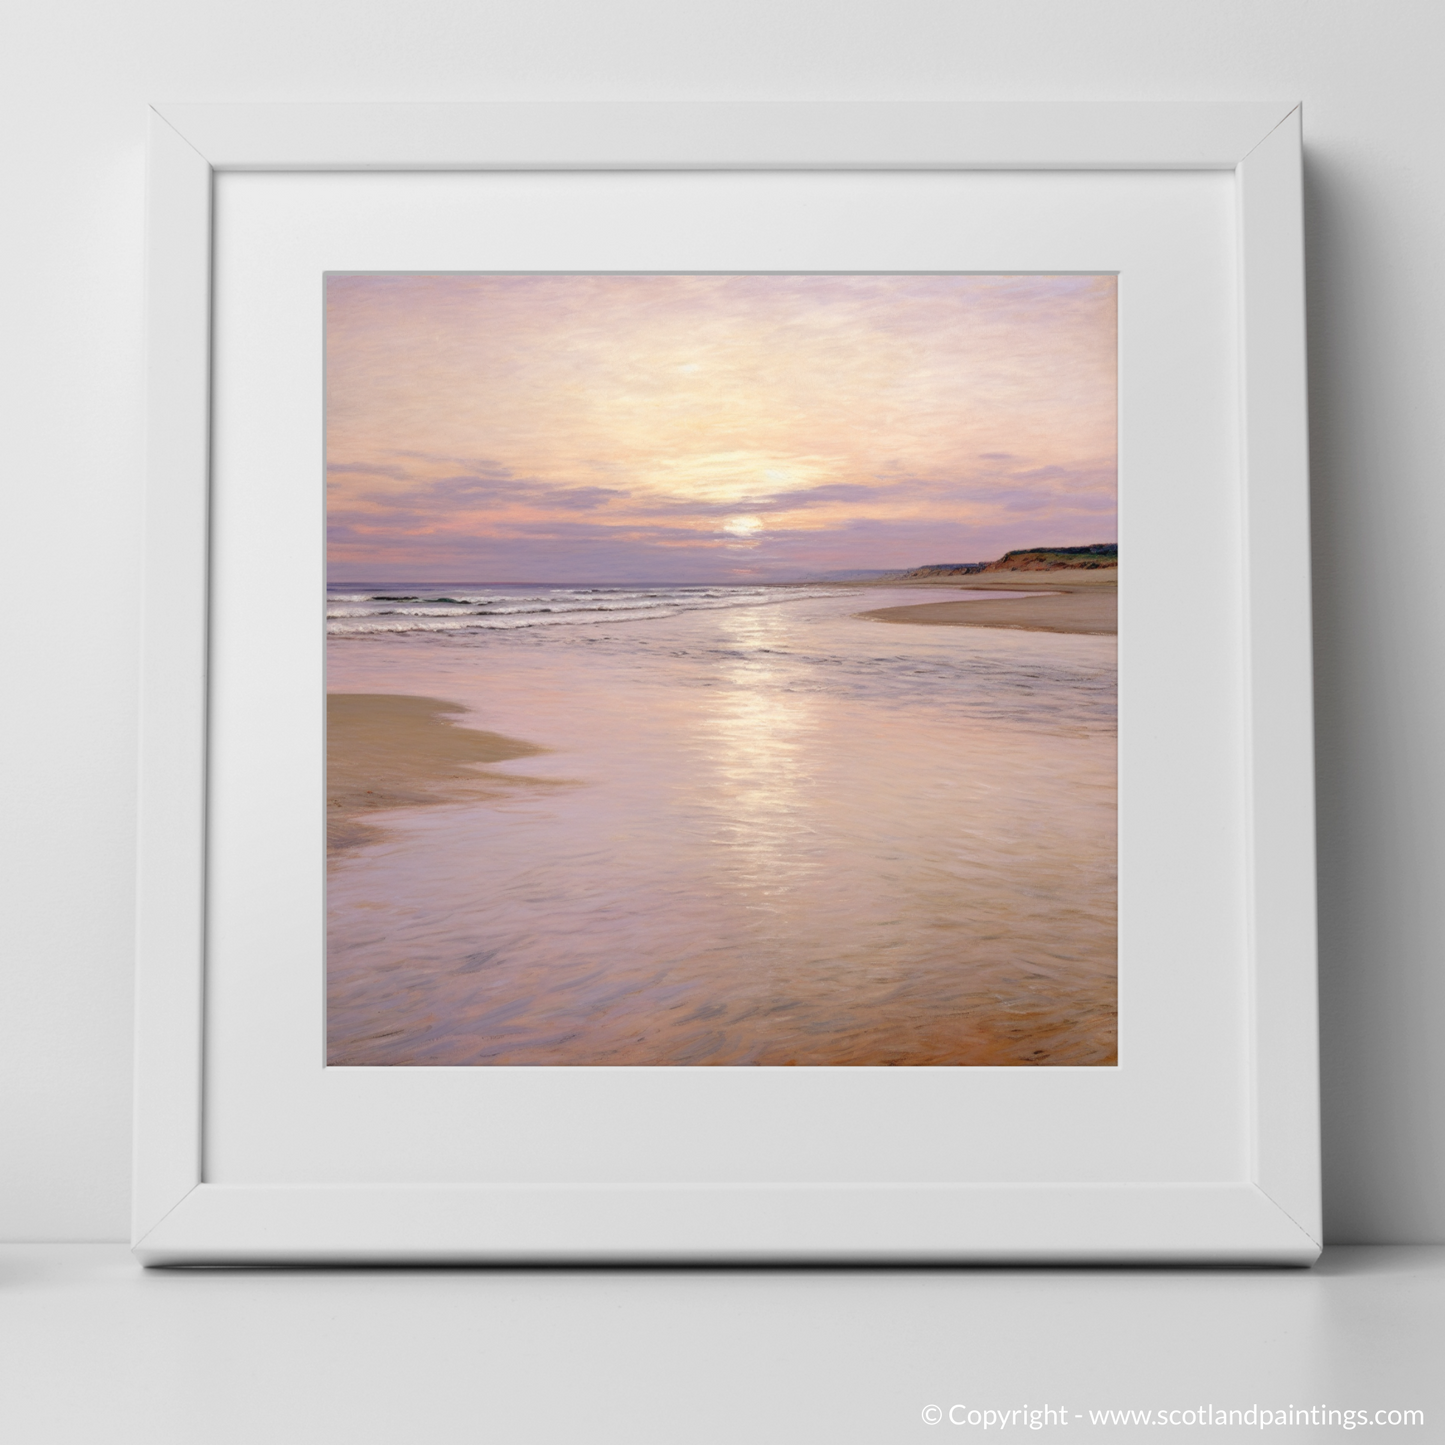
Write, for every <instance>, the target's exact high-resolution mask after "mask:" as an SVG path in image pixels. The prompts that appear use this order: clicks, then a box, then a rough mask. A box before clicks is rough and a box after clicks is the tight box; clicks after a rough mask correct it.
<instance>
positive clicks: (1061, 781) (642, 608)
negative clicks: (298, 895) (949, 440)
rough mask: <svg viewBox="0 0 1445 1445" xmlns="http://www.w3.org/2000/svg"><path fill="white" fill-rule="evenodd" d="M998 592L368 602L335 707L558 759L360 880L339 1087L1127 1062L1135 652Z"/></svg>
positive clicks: (333, 994) (337, 629)
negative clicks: (349, 696) (905, 614)
mask: <svg viewBox="0 0 1445 1445" xmlns="http://www.w3.org/2000/svg"><path fill="white" fill-rule="evenodd" d="M981 596H990V597H992V598H993V599H995V600H996V599H997V597H998V594H997V593H993V594H985V593H978V592H973V591H969V590H966V589H958V590H948V589H944V588H929V589H928V590H927V591H926V592H921V591H919V590H917V589H903V588H900V589H891V588H887V587H869V588H866V589H863V588H850V587H846V586H821V585H812V586H810V585H799V586H788V587H778V586H711V587H680V586H677V587H669V586H635V587H619V586H545V587H542V586H490V585H489V586H480V585H464V584H457V583H446V584H436V583H432V584H406V585H399V584H388V585H385V586H380V585H371V584H367V583H365V582H359V583H344V584H338V585H336V586H333V587H332V589H331V593H330V596H329V598H328V607H327V612H328V617H327V630H328V664H327V668H328V689H329V690H330V691H332V692H363V693H400V694H408V695H418V696H423V697H431V698H439V699H445V700H447V701H450V702H454V703H456V704H460V705H461V706H462V707H463V708H465V709H466V713H465V715H463V716H460V717H459V718H458V721H460V722H461V723H462V724H463V725H469V726H472V727H475V728H479V729H484V730H487V731H490V732H495V733H500V734H504V735H506V736H508V737H512V738H518V739H523V740H525V741H527V742H530V743H533V744H536V745H538V746H540V747H542V748H545V749H547V751H545V752H541V753H537V754H535V755H533V756H528V757H521V758H515V759H513V760H512V761H509V762H504V763H499V764H496V765H494V766H493V767H491V768H489V772H492V773H494V774H497V775H502V776H505V778H507V779H509V780H510V782H509V785H508V786H506V787H505V788H502V789H500V790H499V791H498V792H497V793H496V795H495V796H490V797H486V798H475V797H472V798H465V799H461V800H459V801H456V802H449V803H445V804H442V805H438V806H427V807H416V808H403V809H397V810H394V811H389V812H385V813H380V814H377V815H375V821H376V822H378V823H380V824H381V825H382V830H381V832H380V834H379V835H378V836H377V837H375V838H374V839H373V840H372V841H370V842H368V843H366V844H365V845H364V846H361V847H357V848H354V849H351V850H349V851H347V852H345V853H343V854H341V855H340V856H338V857H337V858H336V859H334V860H333V861H332V863H331V864H330V866H329V870H328V873H329V884H328V964H327V968H328V1058H329V1061H330V1062H331V1063H332V1064H337V1065H414V1066H415V1065H422V1066H425V1065H432V1066H437V1065H443V1066H461V1065H493V1066H497V1065H605V1066H620V1065H736V1066H742V1065H753V1066H757V1065H764V1066H770V1065H792V1066H812V1065H866V1066H890V1065H893V1066H897V1065H933V1066H990V1065H992V1066H1001V1065H1093V1064H1109V1063H1112V1062H1114V1061H1115V1059H1116V1056H1117V1055H1116V1048H1117V1037H1116V1026H1115V1017H1116V1007H1115V1004H1116V984H1115V973H1116V968H1115V956H1116V942H1115V940H1116V923H1115V915H1116V907H1115V892H1116V885H1115V855H1116V843H1115V839H1116V807H1115V776H1116V748H1115V737H1116V728H1115V718H1116V695H1117V685H1116V667H1115V646H1114V638H1112V637H1102V636H1085V635H1069V634H1056V633H1047V632H1028V631H1019V630H1013V629H996V628H981V627H929V626H914V625H906V624H889V623H881V622H876V621H872V620H865V619H860V618H859V617H857V616H856V615H855V614H857V613H859V612H863V611H867V610H872V609H875V608H880V607H888V606H899V605H906V604H910V603H920V602H930V603H931V602H942V601H947V600H951V599H955V598H957V599H965V598H969V597H981Z"/></svg>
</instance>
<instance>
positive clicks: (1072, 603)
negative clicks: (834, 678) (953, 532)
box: [855, 567, 1119, 635]
mask: <svg viewBox="0 0 1445 1445" xmlns="http://www.w3.org/2000/svg"><path fill="white" fill-rule="evenodd" d="M1019 577H1020V579H1021V580H1018V581H1013V580H1009V581H1001V580H999V578H998V577H997V574H992V575H985V576H983V577H979V578H978V579H973V578H970V579H968V580H969V582H970V584H974V583H975V581H976V585H977V588H978V590H979V591H988V592H999V593H1003V594H1005V595H1007V594H1008V593H1011V592H1012V593H1018V592H1025V593H1030V594H1032V593H1043V592H1045V590H1046V589H1047V595H1043V596H1033V595H1030V596H1023V597H1019V596H1012V597H1007V596H1006V600H1004V599H1003V598H1001V599H1000V600H999V601H997V602H995V601H990V600H987V599H976V598H975V599H971V600H969V601H963V602H922V603H915V604H910V605H906V606H903V607H881V608H877V609H876V610H874V611H872V612H859V613H856V614H855V615H856V616H858V617H865V618H868V619H869V620H870V621H873V622H913V623H922V624H924V625H926V626H930V627H1008V628H1017V629H1019V630H1020V631H1025V632H1081V633H1092V634H1096V635H1108V634H1114V633H1117V632H1118V628H1119V624H1118V617H1119V601H1118V583H1117V580H1116V579H1117V577H1118V568H1116V567H1110V568H1101V569H1099V570H1098V571H1092V572H1082V571H1081V572H1065V573H1062V574H1061V573H1040V572H1034V573H1020V574H1019ZM1061 577H1066V578H1067V579H1068V581H1067V583H1062V582H1061V581H1060V580H1059V579H1060V578H1061ZM1023 579H1032V580H1023ZM912 585H915V586H920V587H928V586H935V585H946V582H941V583H931V582H917V583H914V584H912ZM954 585H957V583H956V582H955V583H954Z"/></svg>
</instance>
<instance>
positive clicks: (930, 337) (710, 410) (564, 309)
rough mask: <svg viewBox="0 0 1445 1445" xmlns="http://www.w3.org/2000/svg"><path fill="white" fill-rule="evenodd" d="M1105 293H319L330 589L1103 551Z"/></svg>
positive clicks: (1109, 486) (973, 283) (1108, 490)
mask: <svg viewBox="0 0 1445 1445" xmlns="http://www.w3.org/2000/svg"><path fill="white" fill-rule="evenodd" d="M1115 291H1116V286H1115V278H1114V277H1113V276H1007V275H1000V276H954V275H922V276H920V275H900V276H872V275H862V276H773V275H741V276H714V275H702V276H671V275H646V276H617V275H599V276H548V275H514V276H493V275H408V274H366V275H336V276H331V277H329V278H328V281H327V470H328V480H329V501H328V521H329V523H330V527H331V544H330V559H331V572H332V575H333V576H334V577H338V578H352V579H358V580H360V579H369V580H378V581H379V580H388V579H389V580H403V579H410V580H423V579H436V580H441V579H448V580H457V581H460V580H467V581H477V582H484V581H490V582H507V581H516V582H567V581H649V580H651V581H684V582H686V581H712V580H716V581H746V580H754V579H756V580H771V579H779V580H782V579H787V578H794V577H801V576H806V575H809V574H813V573H820V572H826V571H836V570H844V569H851V568H859V569H864V568H878V569H884V568H895V567H907V566H917V565H922V564H926V563H931V562H959V561H983V560H988V559H989V558H991V557H995V556H998V555H999V554H1000V553H1001V552H1003V551H1006V550H1008V549H1010V548H1012V547H1020V546H1034V545H1049V544H1052V545H1061V546H1069V545H1077V544H1083V543H1089V542H1101V541H1112V540H1114V538H1115V535H1116V534H1115V511H1114V496H1115V404H1116V380H1115V377H1116V342H1115V329H1116V313H1115Z"/></svg>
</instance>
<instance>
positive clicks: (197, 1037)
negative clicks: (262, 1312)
mask: <svg viewBox="0 0 1445 1445" xmlns="http://www.w3.org/2000/svg"><path fill="white" fill-rule="evenodd" d="M1300 146H1301V140H1300V114H1299V110H1298V108H1297V107H1295V106H1293V105H1290V104H1286V103H1247V104H1245V103H1222V104H1152V103H1151V104H1142V103H1141V104H991V103H987V104H985V103H980V104H968V103H957V104H955V103H937V104H934V103H896V104H895V103H859V104H853V103H840V104H830V103H798V104H782V103H779V104H773V103H768V104H746V103H745V104H731V103H715V104H708V103H703V104H660V103H658V104H590V103H587V104H513V103H496V104H457V105H284V104H278V105H245V104H236V105H228V104H222V105H162V106H157V107H155V108H154V110H153V113H152V117H151V134H150V167H149V202H148V206H149V209H148V220H149V249H148V286H149V299H148V310H149V400H148V407H149V426H150V451H149V461H148V501H147V523H146V527H147V561H146V604H145V624H144V625H145V646H144V662H143V682H142V697H143V704H142V706H143V715H142V731H141V739H142V740H141V783H140V855H139V856H140V861H139V876H138V923H137V996H136V1126H135V1129H136V1132H135V1185H134V1210H133V1248H134V1251H135V1253H136V1255H137V1257H138V1258H139V1259H140V1260H141V1261H142V1262H143V1263H145V1264H147V1265H176V1264H195V1263H276V1262H294V1263H300V1262H337V1263H339V1262H375V1263H399V1262H413V1263H421V1262H433V1263H438V1262H457V1263H463V1262H470V1263H488V1262H516V1261H528V1260H537V1261H542V1260H547V1261H583V1260H599V1261H602V1260H605V1261H734V1262H746V1261H764V1260H768V1261H824V1260H833V1261H896V1262H904V1261H913V1262H929V1261H934V1262H942V1261H952V1262H966V1261H973V1262H989V1263H993V1262H1004V1261H1033V1262H1066V1261H1067V1262H1085V1261H1092V1262H1117V1263H1138V1262H1145V1261H1155V1262H1252V1263H1273V1264H1295V1265H1300V1264H1308V1263H1310V1262H1311V1261H1313V1260H1314V1259H1315V1258H1316V1257H1317V1255H1318V1253H1319V1250H1320V1238H1321V1224H1320V1190H1319V1148H1318V1132H1319V1130H1318V1087H1317V1053H1316V1049H1317V1046H1316V1027H1315V1007H1316V1006H1315V932H1314V930H1315V899H1314V825H1313V788H1314V779H1313V757H1312V684H1311V661H1310V609H1309V596H1310V579H1309V553H1308V540H1309V538H1308V458H1307V451H1306V399H1305V396H1306V394H1305V360H1304V358H1305V348H1304V282H1303V247H1302V233H1301V194H1300ZM414 170H415V171H425V170H435V171H507V170H510V171H595V172H611V171H616V172H622V171H718V170H732V171H744V172H746V171H820V170H822V171H827V170H834V171H849V170H855V171H893V170H916V171H969V170H1003V171H1012V170H1018V171H1029V170H1043V171H1085V172H1087V171H1120V170H1144V171H1171V170H1185V171H1197V170H1209V171H1217V172H1224V173H1228V174H1229V175H1231V176H1232V178H1233V187H1234V212H1235V217H1236V226H1237V243H1238V249H1237V265H1238V283H1237V290H1238V298H1239V299H1238V315H1237V317H1236V318H1235V323H1236V332H1237V336H1238V338H1239V339H1238V358H1237V361H1238V373H1239V375H1240V378H1241V389H1242V394H1241V403H1240V416H1241V425H1240V433H1241V437H1240V441H1241V465H1240V475H1241V478H1242V483H1241V486H1242V510H1243V515H1244V539H1243V543H1242V556H1243V596H1242V599H1241V605H1242V615H1243V618H1244V639H1243V644H1242V647H1241V652H1240V655H1241V656H1242V657H1243V659H1244V662H1243V676H1242V677H1241V678H1240V679H1239V684H1240V689H1241V692H1242V696H1243V698H1244V739H1243V745H1244V756H1245V765H1244V771H1243V775H1244V778H1245V783H1244V787H1245V790H1246V791H1245V796H1244V798H1243V808H1244V816H1245V818H1246V820H1247V826H1246V829H1245V832H1246V837H1245V840H1244V845H1243V849H1242V856H1241V858H1240V860H1239V863H1240V867H1241V868H1242V869H1243V870H1244V876H1245V884H1244V896H1245V898H1246V914H1247V920H1246V928H1245V933H1246V935H1247V936H1246V938H1245V939H1244V940H1243V943H1242V945H1241V946H1242V948H1243V950H1244V959H1243V963H1244V967H1245V968H1246V970H1247V977H1248V980H1249V986H1248V994H1249V997H1248V1012H1249V1019H1248V1030H1247V1033H1248V1039H1249V1045H1248V1049H1247V1054H1248V1057H1247V1059H1246V1060H1245V1063H1244V1068H1245V1072H1246V1074H1247V1077H1245V1078H1243V1079H1242V1080H1241V1081H1240V1082H1241V1089H1242V1093H1243V1097H1244V1098H1246V1099H1247V1101H1248V1104H1247V1109H1246V1110H1245V1111H1244V1113H1245V1114H1246V1115H1247V1117H1245V1118H1243V1119H1242V1120H1241V1121H1240V1131H1241V1132H1240V1139H1239V1151H1238V1154H1239V1158H1240V1160H1241V1161H1242V1162H1241V1166H1240V1168H1239V1170H1238V1171H1237V1177H1235V1178H1232V1179H1226V1180H1220V1179H1217V1178H1216V1179H1210V1180H1208V1181H1200V1182H1189V1181H1187V1180H1186V1181H1183V1182H1171V1183H1163V1184H1161V1183H1149V1182H1145V1181H1140V1180H1133V1179H1117V1180H1112V1181H1108V1182H1098V1181H1090V1182H1087V1183H1079V1182H1076V1181H1072V1180H1069V1179H1038V1178H1034V1179H1031V1180H1030V1181H1028V1182H1005V1181H994V1182H983V1183H980V1182H970V1183H948V1182H927V1183H916V1182H915V1183H910V1182H905V1181H897V1182H881V1183H880V1182H870V1183H851V1182H850V1183H827V1182H816V1181H811V1182H792V1183H788V1182H782V1183H780V1182H777V1181H772V1182H756V1181H751V1180H746V1179H740V1180H735V1181H731V1182H705V1183H698V1182H684V1181H677V1182H672V1183H669V1182H665V1181H664V1182H657V1181H653V1182H648V1183H638V1184H629V1183H605V1184H599V1183H581V1182H579V1183H567V1182H560V1183H558V1182H554V1183H540V1184H539V1183H533V1182H523V1181H516V1182H502V1183H487V1184H457V1183H445V1184H427V1183H415V1182H411V1183H402V1184H398V1183H394V1182H388V1181H385V1180H378V1181H375V1182H369V1183H344V1184H336V1183H325V1184H322V1183H318V1184H275V1183H258V1184H245V1183H217V1182H211V1181H208V1180H207V1179H206V1177H205V1172H204V1167H203V1160H204V1157H205V1150H204V1138H203V1133H204V1127H205V1117H206V1115H205V1107H204V1097H203V1092H204V1067H203V1060H204V1056H205V1048H206V1020H205V1010H204V1001H205V980H206V898H207V888H208V872H207V867H208V864H207V736H208V684H207V677H208V649H209V646H210V642H209V637H210V633H209V630H208V610H207V607H208V596H209V592H208V585H209V584H208V557H209V555H210V549H211V541H212V539H211V535H210V530H209V529H210V521H209V513H208V498H209V487H210V466H211V448H212V438H211V426H210V418H211V364H212V352H213V336H212V302H213V294H212V267H211V259H212V247H213V231H212V222H213V188H214V183H215V177H216V175H217V173H218V172H226V171H315V172H325V171H414ZM318 967H319V962H318Z"/></svg>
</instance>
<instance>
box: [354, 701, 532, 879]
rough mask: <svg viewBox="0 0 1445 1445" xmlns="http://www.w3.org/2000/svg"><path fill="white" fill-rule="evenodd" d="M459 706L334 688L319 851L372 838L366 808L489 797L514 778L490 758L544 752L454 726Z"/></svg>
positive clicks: (519, 781)
mask: <svg viewBox="0 0 1445 1445" xmlns="http://www.w3.org/2000/svg"><path fill="white" fill-rule="evenodd" d="M465 712H466V709H465V708H464V707H462V706H461V705H460V704H458V703H454V702H446V701H444V700H443V699H441V698H436V697H408V696H404V695H401V694H396V693H358V692H333V693H329V694H328V695H327V699H326V851H327V853H328V854H331V855H335V854H337V853H341V852H344V851H345V850H347V849H349V848H356V847H359V846H360V845H361V844H363V843H369V842H372V841H374V840H375V839H376V838H377V837H378V836H379V831H378V829H377V828H376V827H375V825H374V821H373V820H372V819H371V814H373V813H377V812H381V811H383V810H385V809H387V808H415V807H422V806H425V805H428V804H433V803H446V802H455V801H458V800H459V799H461V798H480V797H487V796H496V795H497V794H499V793H501V792H505V791H508V790H510V789H513V788H516V787H517V786H518V785H519V784H521V785H527V784H532V785H536V783H537V780H536V779H530V778H529V779H521V778H516V777H512V776H509V775H508V774H505V773H494V772H487V771H484V769H485V766H486V765H487V764H489V763H501V762H506V761H507V760H508V759H510V758H525V757H530V756H532V755H533V754H536V753H542V752H546V751H547V749H546V748H541V747H538V746H537V745H536V744H534V743H527V742H523V741H521V739H519V738H509V737H503V736H502V735H501V734H500V733H489V732H483V731H481V730H480V729H478V728H468V727H459V726H458V725H457V723H456V721H455V719H454V716H453V715H455V714H463V713H465Z"/></svg>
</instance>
